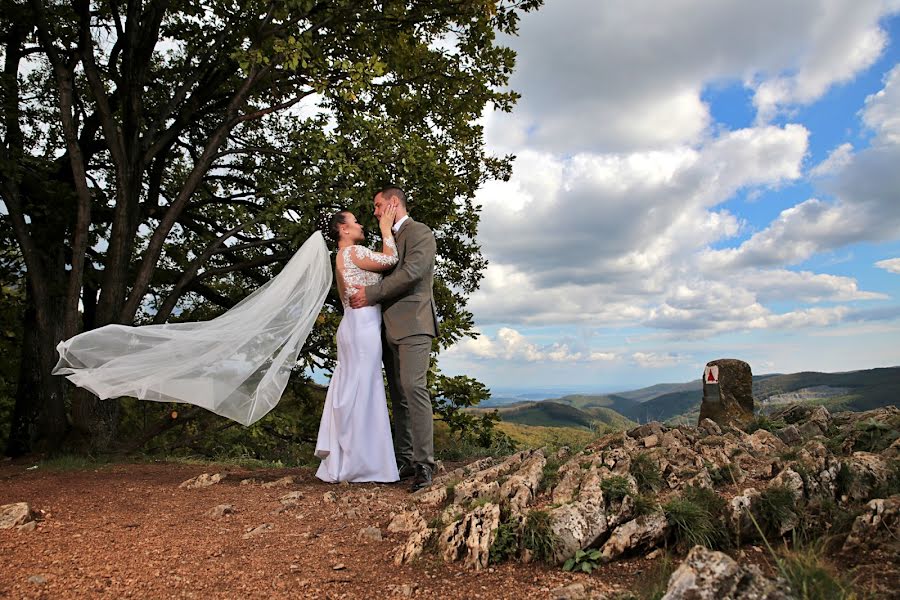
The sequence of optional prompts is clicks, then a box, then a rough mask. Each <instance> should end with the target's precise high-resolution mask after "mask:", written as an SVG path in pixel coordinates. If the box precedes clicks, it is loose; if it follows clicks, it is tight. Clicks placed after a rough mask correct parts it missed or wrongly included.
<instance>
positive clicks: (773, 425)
mask: <svg viewBox="0 0 900 600" xmlns="http://www.w3.org/2000/svg"><path fill="white" fill-rule="evenodd" d="M786 425H787V423H785V422H784V421H782V420H779V419H774V420H773V419H770V418H769V417H767V416H765V415H758V416H757V417H756V418H754V419H753V420H752V421H750V422H749V423H747V426H746V427H745V428H744V431H746V432H747V433H753V432H754V431H756V430H757V429H765V430H766V431H771V432H774V431H778V430H779V429H783V428H784V427H785V426H786Z"/></svg>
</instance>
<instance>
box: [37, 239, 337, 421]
mask: <svg viewBox="0 0 900 600" xmlns="http://www.w3.org/2000/svg"><path fill="white" fill-rule="evenodd" d="M331 281H332V276H331V262H330V259H329V254H328V248H327V247H326V245H325V240H324V238H323V237H322V233H321V232H319V231H317V232H315V233H314V234H312V236H310V237H309V239H307V240H306V242H304V244H303V246H302V247H301V248H300V250H298V251H297V253H296V254H295V255H294V256H293V258H291V260H290V261H289V262H288V264H287V265H286V266H285V267H284V269H283V270H282V271H281V273H279V274H278V276H276V277H275V278H274V279H272V280H271V281H269V282H267V283H266V284H265V285H263V286H262V287H260V288H259V289H258V290H256V291H255V292H253V293H252V294H250V295H249V296H247V297H246V298H244V300H242V301H241V302H240V303H238V304H237V305H235V306H234V307H233V308H231V309H230V310H228V312H226V313H224V314H222V315H220V316H219V317H216V318H215V319H212V320H211V321H203V322H197V323H166V324H163V325H145V326H142V327H129V326H125V325H107V326H106V327H101V328H99V329H94V330H91V331H86V332H84V333H82V334H79V335H76V336H75V337H73V338H71V339H69V340H65V341H63V342H60V343H59V345H58V346H57V347H56V349H57V351H58V352H59V362H58V363H57V365H56V367H54V369H53V374H54V375H65V376H66V377H67V378H68V379H69V381H71V382H72V383H74V384H75V385H77V386H80V387H83V388H86V389H88V390H90V391H91V392H93V393H94V394H96V395H97V396H98V397H100V398H101V399H107V398H116V397H119V396H130V397H133V398H139V399H141V400H153V401H156V402H186V403H188V404H193V405H195V406H200V407H203V408H205V409H208V410H210V411H212V412H214V413H216V414H218V415H221V416H223V417H227V418H229V419H232V420H234V421H237V422H238V423H241V424H243V425H251V424H252V423H255V422H256V421H258V420H259V419H261V418H262V417H263V416H265V415H266V413H268V412H269V411H270V410H272V409H273V408H274V407H275V405H276V404H278V401H279V400H280V399H281V394H282V393H283V392H284V388H285V386H287V382H288V377H289V375H290V372H291V367H292V366H293V365H294V363H295V362H296V360H297V355H298V354H299V353H300V349H301V348H302V347H303V343H304V342H305V341H306V338H307V336H308V335H309V332H310V330H311V329H312V327H313V324H314V323H315V321H316V318H317V317H318V315H319V311H320V310H321V308H322V304H323V303H324V301H325V296H326V295H327V294H328V290H329V288H330V287H331Z"/></svg>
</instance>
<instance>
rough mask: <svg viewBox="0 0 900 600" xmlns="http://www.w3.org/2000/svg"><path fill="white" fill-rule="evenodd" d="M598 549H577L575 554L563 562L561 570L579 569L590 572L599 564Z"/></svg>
mask: <svg viewBox="0 0 900 600" xmlns="http://www.w3.org/2000/svg"><path fill="white" fill-rule="evenodd" d="M600 556H601V554H600V551H599V550H578V551H576V552H575V556H573V557H571V558H569V559H568V560H566V562H565V563H563V571H581V572H583V573H590V572H591V571H593V570H594V569H596V568H597V567H599V566H600Z"/></svg>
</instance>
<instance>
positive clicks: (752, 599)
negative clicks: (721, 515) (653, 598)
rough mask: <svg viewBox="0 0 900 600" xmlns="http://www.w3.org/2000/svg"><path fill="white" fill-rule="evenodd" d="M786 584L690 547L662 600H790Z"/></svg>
mask: <svg viewBox="0 0 900 600" xmlns="http://www.w3.org/2000/svg"><path fill="white" fill-rule="evenodd" d="M791 598H792V596H791V595H790V592H789V590H788V587H787V584H786V583H785V582H784V581H782V580H779V579H769V578H767V577H766V576H764V575H763V574H762V572H761V571H760V570H759V568H758V567H756V566H755V565H750V566H746V567H744V566H740V565H738V564H737V563H736V562H735V561H734V559H732V558H731V557H730V556H728V555H727V554H723V553H722V552H714V551H712V550H707V549H706V548H704V547H703V546H694V547H693V548H692V549H691V551H690V552H689V553H688V555H687V558H685V559H684V562H683V563H682V564H681V566H679V567H678V569H676V571H675V572H674V573H672V576H671V577H670V578H669V587H668V588H667V589H666V594H665V595H664V596H663V598H662V600H790V599H791Z"/></svg>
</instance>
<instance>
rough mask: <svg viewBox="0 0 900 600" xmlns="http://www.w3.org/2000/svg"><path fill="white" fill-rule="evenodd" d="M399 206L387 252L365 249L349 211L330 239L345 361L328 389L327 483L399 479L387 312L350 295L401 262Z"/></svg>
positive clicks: (386, 222) (323, 469)
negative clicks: (386, 351)
mask: <svg viewBox="0 0 900 600" xmlns="http://www.w3.org/2000/svg"><path fill="white" fill-rule="evenodd" d="M395 212H396V208H394V207H391V208H389V209H388V210H386V211H385V213H384V214H382V215H381V218H380V219H379V226H380V228H381V236H382V240H383V246H382V251H381V252H380V253H379V252H373V251H371V250H369V249H368V248H366V247H365V246H361V245H359V243H360V242H362V241H363V240H364V239H365V234H364V233H363V228H362V226H361V225H360V224H359V223H358V222H357V220H356V217H355V216H354V215H353V213H351V212H349V211H341V212H339V213H337V214H336V215H334V216H333V217H332V218H331V222H330V223H329V228H328V233H329V235H330V237H331V238H332V239H333V240H335V241H337V246H338V251H337V256H336V257H335V261H334V262H335V265H334V270H335V274H336V276H337V287H338V292H339V294H340V297H341V304H343V306H344V317H343V319H341V324H340V325H339V326H338V331H337V351H338V362H337V366H336V367H335V369H334V373H333V374H332V377H331V384H330V385H329V386H328V393H327V395H326V398H325V409H324V411H323V412H322V420H321V423H320V425H319V435H318V440H317V442H316V451H315V454H316V456H317V457H319V458H321V459H322V463H321V464H320V465H319V470H318V471H317V472H316V477H318V478H319V479H321V480H323V481H329V482H336V481H354V482H359V481H378V482H391V481H399V479H400V476H399V474H398V471H397V462H396V460H395V457H394V447H393V441H392V438H391V425H390V419H389V418H388V412H387V400H386V398H385V392H384V381H383V379H382V376H381V307H380V306H378V305H375V306H366V307H363V308H351V307H350V297H351V296H352V295H353V294H354V293H355V292H356V291H357V290H358V289H359V288H362V287H365V286H367V285H372V284H375V283H378V281H380V280H381V274H380V273H381V272H382V271H386V270H388V269H391V268H392V267H393V266H394V265H396V264H397V260H398V259H397V246H396V244H395V243H394V237H393V231H392V230H391V227H392V226H393V223H394V216H395Z"/></svg>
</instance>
